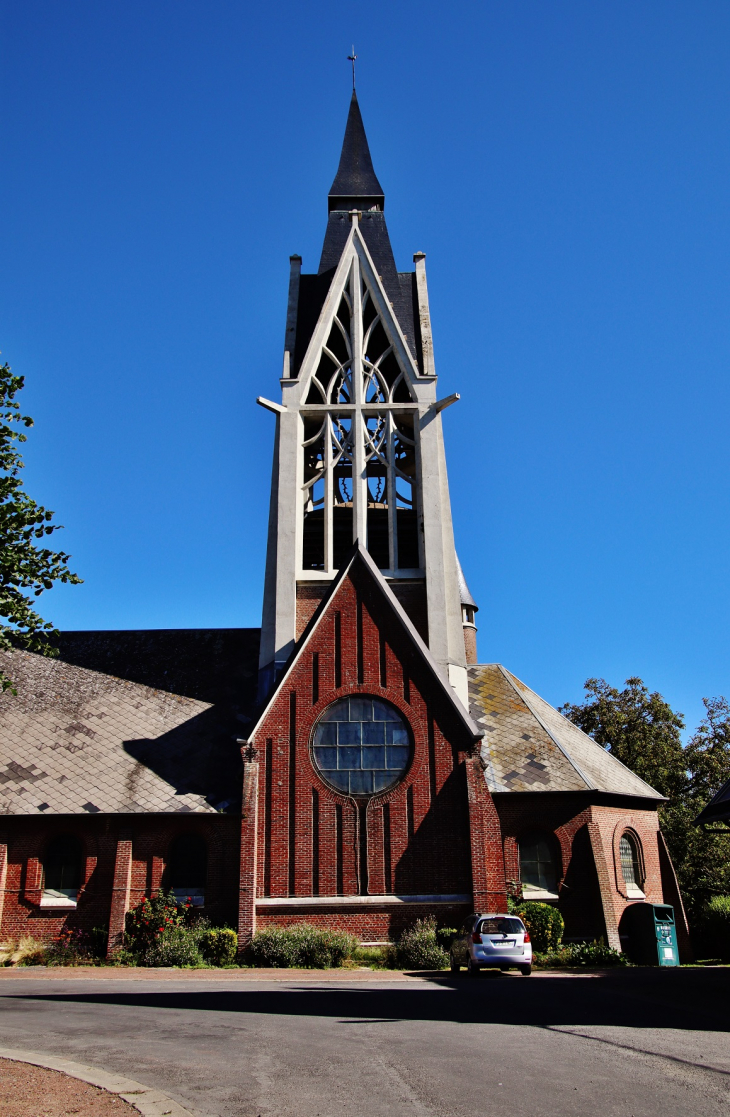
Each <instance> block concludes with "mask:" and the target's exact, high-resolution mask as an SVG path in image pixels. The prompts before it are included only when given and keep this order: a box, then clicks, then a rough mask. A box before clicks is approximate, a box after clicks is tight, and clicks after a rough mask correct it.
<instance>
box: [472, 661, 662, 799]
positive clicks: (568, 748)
mask: <svg viewBox="0 0 730 1117" xmlns="http://www.w3.org/2000/svg"><path fill="white" fill-rule="evenodd" d="M468 675H469V706H470V712H471V715H472V718H473V719H474V721H475V722H476V723H477V725H478V726H479V728H480V729H483V730H484V740H483V742H482V758H483V760H484V762H485V764H486V770H485V778H486V781H487V785H488V787H489V789H490V791H493V792H506V791H531V792H535V791H585V790H597V791H603V792H609V793H612V794H620V795H638V796H642V797H645V798H651V799H654V800H656V799H660V798H661V796H660V795H659V794H658V793H657V792H656V791H654V790H653V789H652V788H650V787H649V785H648V784H646V783H644V781H643V780H641V779H639V777H638V776H635V775H634V774H633V772H630V771H629V769H628V768H626V767H625V766H624V765H623V764H621V763H620V761H618V760H616V759H615V758H614V757H612V756H611V755H610V754H609V753H607V752H606V751H605V750H604V749H603V748H601V746H600V745H597V744H596V743H595V741H593V740H591V738H590V737H588V736H587V735H586V734H585V733H583V732H582V731H581V730H580V729H578V727H577V726H575V725H573V723H572V722H570V721H568V720H567V718H564V717H563V716H562V715H561V714H559V713H558V711H557V710H556V709H554V707H552V706H550V705H549V703H547V702H546V701H545V700H544V699H543V698H540V696H539V695H538V694H535V692H534V691H532V690H530V688H529V687H527V686H525V684H524V683H522V682H520V680H519V679H518V678H516V676H515V675H512V674H511V673H510V672H509V671H506V670H505V668H503V667H502V666H501V665H500V664H498V663H490V664H479V665H474V666H472V667H469V668H468Z"/></svg>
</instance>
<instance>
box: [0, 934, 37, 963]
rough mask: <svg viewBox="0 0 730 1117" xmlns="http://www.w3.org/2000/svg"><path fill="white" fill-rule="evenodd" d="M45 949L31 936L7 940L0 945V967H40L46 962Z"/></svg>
mask: <svg viewBox="0 0 730 1117" xmlns="http://www.w3.org/2000/svg"><path fill="white" fill-rule="evenodd" d="M46 949H47V948H46V947H45V946H44V944H43V943H41V942H38V940H37V939H34V938H33V936H32V935H22V936H21V937H20V938H19V939H7V940H6V941H5V942H3V943H0V966H42V965H44V964H45V961H46Z"/></svg>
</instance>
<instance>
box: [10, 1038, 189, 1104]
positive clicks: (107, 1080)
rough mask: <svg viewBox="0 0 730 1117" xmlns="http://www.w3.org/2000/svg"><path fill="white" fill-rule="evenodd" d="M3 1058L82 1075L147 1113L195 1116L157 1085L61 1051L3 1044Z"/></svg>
mask: <svg viewBox="0 0 730 1117" xmlns="http://www.w3.org/2000/svg"><path fill="white" fill-rule="evenodd" d="M0 1059H11V1060H12V1061H13V1062H14V1063H30V1064H31V1066H34V1067H44V1068H45V1069H46V1070H56V1071H60V1072H61V1074H66V1075H68V1077H69V1078H78V1079H79V1081H81V1082H88V1083H89V1085H90V1086H96V1087H97V1088H98V1089H100V1090H106V1092H107V1093H108V1094H117V1095H118V1097H120V1098H122V1100H123V1101H126V1102H127V1103H128V1104H129V1105H132V1106H134V1108H135V1109H136V1110H138V1111H139V1112H140V1113H142V1114H143V1115H144V1117H193V1114H192V1113H191V1112H190V1110H189V1109H183V1107H182V1106H181V1105H178V1103H177V1102H176V1101H173V1099H172V1098H171V1097H170V1096H169V1094H165V1093H163V1091H162V1090H157V1089H156V1088H155V1087H153V1086H145V1085H143V1083H141V1082H135V1081H134V1079H133V1078H124V1077H122V1075H121V1074H114V1073H109V1071H106V1070H101V1069H100V1068H99V1067H90V1066H87V1065H86V1064H85V1063H75V1062H73V1061H72V1060H71V1059H62V1058H60V1057H59V1056H58V1055H41V1054H39V1053H38V1052H36V1051H20V1050H18V1049H17V1048H14V1047H0Z"/></svg>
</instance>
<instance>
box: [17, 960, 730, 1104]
mask: <svg viewBox="0 0 730 1117" xmlns="http://www.w3.org/2000/svg"><path fill="white" fill-rule="evenodd" d="M106 972H107V973H108V971H106ZM7 973H8V971H5V973H4V974H3V976H2V980H0V1043H2V1044H5V1045H7V1046H12V1047H24V1048H29V1049H32V1050H36V1051H43V1052H49V1053H52V1054H62V1055H66V1056H68V1057H69V1058H73V1059H77V1060H78V1061H80V1062H87V1063H91V1064H93V1065H95V1066H98V1067H102V1068H104V1069H107V1070H115V1071H119V1072H121V1073H123V1074H125V1075H128V1076H129V1077H132V1078H136V1079H138V1080H139V1081H141V1082H144V1083H145V1084H149V1085H150V1086H158V1087H160V1088H161V1089H164V1090H166V1091H167V1092H168V1093H170V1094H171V1095H172V1096H173V1097H175V1098H177V1099H178V1100H179V1101H180V1102H181V1104H183V1105H185V1106H187V1107H188V1108H189V1109H190V1110H192V1111H193V1112H194V1113H198V1114H200V1115H205V1117H209V1115H216V1117H258V1115H261V1117H344V1115H348V1117H349V1115H353V1117H364V1115H367V1117H386V1115H387V1117H391V1115H398V1117H401V1115H402V1117H411V1115H413V1117H416V1115H417V1117H437V1115H438V1117H452V1115H453V1117H466V1115H467V1114H468V1115H469V1117H472V1115H478V1117H496V1115H499V1114H505V1115H507V1114H509V1115H510V1117H513V1115H514V1117H553V1115H555V1117H558V1115H559V1117H566V1115H573V1114H575V1115H579V1117H593V1115H594V1114H595V1115H596V1117H614V1115H615V1117H675V1115H676V1117H686V1115H687V1114H689V1115H695V1114H696V1115H698V1117H699V1115H700V1114H702V1115H703V1117H707V1115H714V1114H718V1115H719V1114H721V1113H722V1114H723V1115H725V1114H726V1112H727V1102H728V1100H729V1098H728V1093H729V1086H730V1041H729V1037H728V1029H729V1028H730V1016H729V1015H728V1011H727V1008H728V1004H730V971H728V970H724V969H718V970H664V971H656V970H655V971H648V970H632V971H627V972H618V973H616V972H614V973H609V974H605V975H600V976H589V975H588V974H586V975H580V976H576V977H571V976H558V975H534V976H533V977H531V978H529V979H526V978H523V977H520V976H518V975H514V976H512V975H498V976H491V975H484V976H482V977H481V978H480V979H479V980H477V981H470V980H469V979H468V978H466V977H461V978H458V979H454V978H451V977H439V978H438V979H435V980H432V979H423V978H411V979H408V978H395V977H393V976H390V977H387V978H380V977H375V976H373V975H363V976H362V978H359V977H354V978H353V977H348V978H346V979H343V978H342V977H338V978H336V979H330V978H327V977H326V976H322V977H319V978H318V977H317V976H316V975H310V976H307V977H304V976H302V977H294V978H292V977H291V976H288V975H287V976H284V975H279V977H278V979H276V978H268V979H265V980H262V979H261V978H258V977H256V978H251V977H250V976H238V975H236V974H232V976H231V977H228V976H225V977H223V976H218V975H212V976H211V975H210V974H209V972H207V973H206V972H202V973H201V972H197V973H193V974H190V976H187V975H186V976H182V977H181V976H178V973H179V971H178V973H169V974H165V975H162V976H161V977H159V978H148V977H144V978H141V977H139V976H133V975H127V974H125V975H124V976H122V975H120V976H118V977H116V976H115V977H112V978H109V977H107V976H104V977H94V978H91V977H88V976H85V975H81V976H78V977H76V976H71V974H70V972H69V971H66V972H65V973H64V975H63V976H62V977H57V976H55V975H54V974H53V972H52V971H51V972H49V973H48V975H47V976H43V977H41V976H36V975H35V974H33V972H32V971H28V972H27V973H26V974H23V975H22V976H20V975H18V976H16V974H17V971H16V972H15V974H14V975H13V976H12V977H11V976H5V975H6V974H7ZM716 1006H717V1007H716Z"/></svg>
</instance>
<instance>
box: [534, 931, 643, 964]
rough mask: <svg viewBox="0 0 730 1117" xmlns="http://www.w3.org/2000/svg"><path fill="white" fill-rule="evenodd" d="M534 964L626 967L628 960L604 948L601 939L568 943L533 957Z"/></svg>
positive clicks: (616, 951) (610, 948)
mask: <svg viewBox="0 0 730 1117" xmlns="http://www.w3.org/2000/svg"><path fill="white" fill-rule="evenodd" d="M534 960H535V964H536V965H538V966H546V967H549V968H554V967H558V966H586V967H591V966H595V967H601V968H602V967H604V966H628V965H629V960H628V958H627V956H626V955H625V954H620V953H619V951H618V950H614V949H613V947H610V946H606V944H605V942H604V941H603V939H602V938H601V939H598V940H597V941H594V942H590V943H588V942H583V943H569V944H568V946H563V947H561V948H560V949H559V950H554V951H549V952H548V953H545V954H539V955H537V956H536V957H535V959H534Z"/></svg>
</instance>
